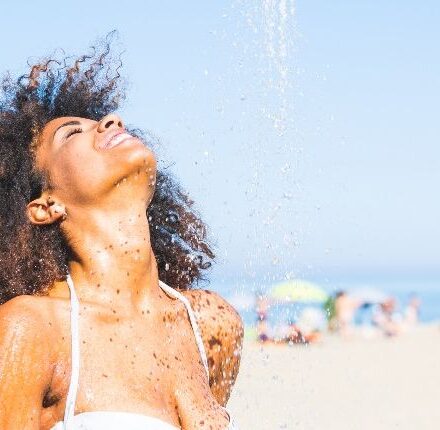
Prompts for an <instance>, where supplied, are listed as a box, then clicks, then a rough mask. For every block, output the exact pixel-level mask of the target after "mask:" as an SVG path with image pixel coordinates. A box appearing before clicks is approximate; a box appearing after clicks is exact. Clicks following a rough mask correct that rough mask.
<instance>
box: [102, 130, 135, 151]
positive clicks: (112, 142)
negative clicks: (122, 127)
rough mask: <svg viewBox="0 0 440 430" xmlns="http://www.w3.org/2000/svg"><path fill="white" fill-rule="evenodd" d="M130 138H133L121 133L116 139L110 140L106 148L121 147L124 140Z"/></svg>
mask: <svg viewBox="0 0 440 430" xmlns="http://www.w3.org/2000/svg"><path fill="white" fill-rule="evenodd" d="M128 137H131V135H129V134H128V133H120V134H118V135H116V136H115V137H113V138H112V139H110V142H109V143H107V145H106V146H105V147H106V148H113V147H114V146H116V145H119V144H120V143H121V142H122V141H123V140H125V139H127V138H128Z"/></svg>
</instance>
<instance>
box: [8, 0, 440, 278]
mask: <svg viewBox="0 0 440 430" xmlns="http://www.w3.org/2000/svg"><path fill="white" fill-rule="evenodd" d="M283 4H285V5H286V6H287V7H288V8H287V12H286V13H287V15H286V17H285V20H284V21H283V19H282V16H281V15H282V14H281V15H280V14H279V12H280V7H282V6H283ZM271 5H272V6H271ZM265 7H266V8H265ZM271 7H273V8H274V9H271ZM291 7H292V8H294V12H293V11H292V10H291ZM23 9H25V10H24V11H23ZM439 18H440V4H438V2H435V1H430V0H427V1H424V2H422V3H420V2H418V3H416V2H410V1H405V0H400V1H395V0H393V1H391V0H390V1H387V2H379V1H373V0H369V1H367V0H356V1H354V0H344V1H343V0H333V1H328V0H308V1H296V2H295V3H294V2H292V1H288V0H278V1H275V0H273V1H269V0H265V1H256V0H253V1H251V0H242V1H238V0H235V1H216V2H206V1H189V2H177V1H162V2H157V1H154V2H153V1H127V2H124V3H119V4H116V3H109V2H102V1H94V2H85V1H82V0H81V1H76V2H72V3H71V4H63V5H61V4H60V3H59V2H54V1H42V2H40V3H39V6H38V8H34V7H31V6H29V7H28V8H27V9H26V8H25V7H24V5H23V3H10V4H9V5H6V6H3V13H2V18H1V20H2V22H1V26H0V36H1V40H2V45H1V46H2V70H3V71H5V70H6V69H10V70H12V71H13V72H14V73H18V72H23V71H24V70H25V68H26V61H27V60H28V59H29V58H30V59H31V61H32V59H37V58H40V57H42V56H45V55H47V54H50V53H51V52H53V51H54V50H55V49H56V48H59V47H62V48H63V49H64V50H65V51H66V53H68V54H75V53H77V54H81V53H83V52H85V51H86V50H87V48H88V46H89V45H90V44H91V43H93V41H95V40H96V38H97V37H99V36H102V35H104V34H106V33H107V32H108V31H110V30H112V29H117V30H118V31H119V35H120V38H119V42H118V46H119V48H120V49H123V50H125V54H124V72H123V74H124V76H125V78H126V79H127V81H128V100H127V102H126V104H125V106H124V108H123V110H122V114H123V116H124V119H125V120H126V122H127V123H130V124H135V125H138V126H140V127H143V128H145V129H148V130H150V131H151V132H152V133H153V134H154V135H156V136H157V137H158V138H160V140H161V142H162V149H161V150H160V154H159V158H160V159H161V161H162V162H163V164H165V165H168V164H173V166H172V167H171V169H172V170H173V171H174V172H175V173H176V174H177V175H178V176H179V178H181V181H182V183H183V184H184V186H185V188H187V189H188V191H189V192H190V193H191V195H193V196H194V199H195V200H196V202H197V204H198V208H199V210H200V212H201V213H202V214H203V215H204V218H205V219H206V220H207V222H208V223H209V225H210V226H211V231H212V235H213V238H214V240H215V242H216V244H217V252H218V256H219V263H218V264H217V266H216V268H215V271H214V277H215V278H216V279H221V278H224V279H243V280H246V279H252V278H261V277H264V278H265V279H267V280H271V279H279V278H282V277H283V276H285V275H286V274H289V273H290V274H292V275H294V276H303V277H327V276H329V277H331V276H339V277H341V276H342V277H343V276H359V277H360V276H362V277H369V276H371V277H378V276H390V277H406V276H412V277H436V276H438V275H439V274H440V270H439V264H438V263H439V257H438V255H439V252H438V250H439V245H438V244H439V243H440V228H439V227H438V225H437V223H438V220H439V219H440V203H439V197H438V195H437V194H438V193H437V185H438V184H439V183H440V149H439V145H438V136H439V131H440V130H439V128H440V121H438V118H437V116H438V112H439V109H438V100H439V98H440V97H439V96H440V85H439V83H440V82H439V80H440V59H439V55H438V40H439V39H440V27H439V26H438V23H439V22H440V19H439ZM272 24H273V26H272ZM278 26H281V30H282V31H281V33H280V31H278V30H277V28H278ZM271 32H272V33H271ZM271 34H272V42H270V40H271V39H270V37H271ZM280 35H281V38H280ZM271 43H272V44H271ZM271 47H272V51H271ZM283 48H285V51H283ZM283 73H284V74H283ZM276 123H280V124H281V126H282V127H281V129H280V128H277V127H276ZM280 130H281V131H280Z"/></svg>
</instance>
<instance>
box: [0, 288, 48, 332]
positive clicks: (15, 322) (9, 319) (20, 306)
mask: <svg viewBox="0 0 440 430" xmlns="http://www.w3.org/2000/svg"><path fill="white" fill-rule="evenodd" d="M39 299H40V298H39V297H34V296H28V295H23V296H17V297H14V298H13V299H11V300H9V301H7V302H6V303H4V304H2V305H0V327H1V328H2V329H3V330H8V329H9V330H10V329H14V328H18V327H26V328H27V329H31V330H32V331H34V330H39V329H40V325H41V324H42V323H43V321H44V319H45V318H44V313H43V312H42V303H41V300H39Z"/></svg>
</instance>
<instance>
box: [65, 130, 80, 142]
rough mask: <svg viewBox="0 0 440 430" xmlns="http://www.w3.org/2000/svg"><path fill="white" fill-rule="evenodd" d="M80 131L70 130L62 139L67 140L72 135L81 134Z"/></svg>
mask: <svg viewBox="0 0 440 430" xmlns="http://www.w3.org/2000/svg"><path fill="white" fill-rule="evenodd" d="M82 131H83V130H82V128H72V129H70V130H69V131H68V132H67V133H66V134H65V135H64V139H65V140H67V139H68V138H69V137H70V136H72V135H73V134H76V133H82Z"/></svg>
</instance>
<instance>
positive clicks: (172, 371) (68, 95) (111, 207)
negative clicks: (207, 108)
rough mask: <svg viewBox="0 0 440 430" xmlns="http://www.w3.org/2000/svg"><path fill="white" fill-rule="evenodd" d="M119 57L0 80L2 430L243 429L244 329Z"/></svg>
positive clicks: (104, 49) (58, 64)
mask: <svg viewBox="0 0 440 430" xmlns="http://www.w3.org/2000/svg"><path fill="white" fill-rule="evenodd" d="M110 48H111V47H110V41H109V39H106V40H105V41H103V43H102V44H100V45H98V46H96V47H94V48H93V49H92V50H91V52H90V53H89V54H87V55H83V56H80V57H79V58H76V59H75V58H73V59H72V58H64V59H59V58H55V59H53V58H51V59H47V60H44V61H42V62H41V63H37V64H34V65H33V66H31V67H30V70H29V73H28V74H25V75H23V76H21V77H19V78H18V79H13V78H12V77H11V76H10V75H6V77H5V78H4V79H3V80H2V86H1V88H0V91H1V93H0V199H1V202H2V204H1V205H0V220H1V222H0V304H1V306H0V405H1V406H0V429H1V430H49V429H50V430H63V429H69V430H79V429H86V428H87V429H94V430H104V429H105V430H116V429H118V430H119V429H121V428H124V429H125V430H134V429H140V428H142V429H145V430H147V429H150V430H153V429H154V430H159V429H160V430H177V429H184V430H198V429H200V428H202V427H203V428H211V429H217V430H225V429H233V428H234V426H233V423H232V420H231V417H230V414H229V413H228V411H227V410H226V408H225V406H226V402H227V400H228V398H229V396H230V392H231V388H232V386H233V385H234V382H235V378H236V376H237V372H238V368H239V362H240V355H241V343H242V338H243V325H242V321H241V318H240V317H239V315H238V314H237V313H236V312H235V310H234V309H233V308H232V307H231V306H230V305H229V303H227V302H226V301H225V300H224V299H223V298H221V297H220V296H219V295H218V294H216V293H214V292H211V291H207V290H203V289H195V288H194V286H196V285H197V283H198V281H201V280H203V279H204V277H205V273H206V270H207V269H208V268H209V266H210V265H211V261H212V260H213V259H214V257H215V256H214V253H213V252H212V250H211V247H210V245H209V241H208V238H207V226H206V225H205V224H204V223H203V221H202V220H201V219H200V217H199V215H198V213H197V212H196V211H195V209H194V207H193V202H192V200H191V199H190V198H189V197H188V195H187V193H186V192H184V191H183V189H182V188H181V187H180V185H179V184H178V183H177V181H176V180H175V179H174V178H173V177H171V176H170V174H169V172H167V171H161V170H160V169H158V168H157V161H156V159H157V154H156V153H155V152H153V148H152V144H153V143H154V142H151V141H150V139H149V138H147V136H145V135H144V134H142V133H141V132H140V131H139V130H136V129H128V128H127V127H126V126H125V124H124V122H123V120H122V119H121V117H120V116H119V115H117V114H116V113H114V112H115V110H116V109H117V108H118V107H119V102H120V101H121V100H123V98H124V92H123V88H121V80H120V74H119V70H120V67H121V62H120V60H119V61H116V62H114V61H113V60H111V55H110V54H111V49H110ZM189 153H190V151H189ZM190 161H191V160H190V159H188V162H190ZM165 282H167V283H168V284H170V285H171V286H169V285H167V284H165Z"/></svg>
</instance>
